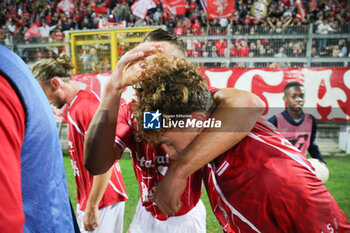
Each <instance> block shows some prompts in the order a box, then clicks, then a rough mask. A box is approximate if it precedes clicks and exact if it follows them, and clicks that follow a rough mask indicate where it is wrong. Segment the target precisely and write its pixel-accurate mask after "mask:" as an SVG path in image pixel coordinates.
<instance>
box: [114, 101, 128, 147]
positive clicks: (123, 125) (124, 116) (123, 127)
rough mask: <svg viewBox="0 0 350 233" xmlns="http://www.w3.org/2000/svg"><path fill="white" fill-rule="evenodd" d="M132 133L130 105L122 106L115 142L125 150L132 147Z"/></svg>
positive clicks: (119, 112)
mask: <svg viewBox="0 0 350 233" xmlns="http://www.w3.org/2000/svg"><path fill="white" fill-rule="evenodd" d="M131 131H132V128H131V112H130V109H129V105H127V104H122V105H121V106H120V107H119V111H118V120H117V129H116V134H115V135H116V136H115V141H114V142H115V143H116V144H117V145H119V146H120V147H121V148H122V149H123V150H124V149H125V148H126V147H129V148H130V147H131V134H132V132H131Z"/></svg>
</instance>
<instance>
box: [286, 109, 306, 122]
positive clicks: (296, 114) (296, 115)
mask: <svg viewBox="0 0 350 233" xmlns="http://www.w3.org/2000/svg"><path fill="white" fill-rule="evenodd" d="M287 112H288V115H289V116H290V117H291V118H292V119H293V120H298V119H300V118H301V117H302V115H303V110H298V111H295V110H293V109H291V108H287Z"/></svg>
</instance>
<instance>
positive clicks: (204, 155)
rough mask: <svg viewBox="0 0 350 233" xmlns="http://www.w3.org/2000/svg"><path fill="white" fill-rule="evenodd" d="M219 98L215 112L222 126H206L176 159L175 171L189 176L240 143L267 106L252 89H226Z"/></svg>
mask: <svg viewBox="0 0 350 233" xmlns="http://www.w3.org/2000/svg"><path fill="white" fill-rule="evenodd" d="M214 99H216V101H219V103H218V107H217V108H216V109H215V111H214V113H213V114H212V115H211V117H212V118H215V119H216V120H221V122H222V127H221V129H219V130H218V129H215V130H213V129H205V130H204V131H203V132H202V133H201V134H200V135H199V136H198V137H197V138H195V140H193V142H192V143H191V144H190V145H189V146H188V147H187V148H186V149H185V150H184V152H183V154H182V155H181V156H179V157H178V158H177V159H176V160H175V162H174V164H173V165H174V168H172V169H174V170H177V171H176V172H175V173H177V175H180V176H181V177H188V176H189V175H191V174H193V173H194V172H195V171H196V170H198V169H199V168H201V167H202V166H204V165H205V164H207V163H208V162H210V161H211V160H213V159H215V158H216V157H218V156H219V155H221V154H222V153H224V152H225V151H227V150H229V149H230V148H232V147H233V146H235V145H236V144H237V143H239V142H240V141H241V140H242V139H243V138H244V137H246V136H247V135H248V133H249V132H250V131H251V130H252V128H253V127H254V125H255V123H256V121H257V120H258V119H259V117H260V116H261V114H262V113H263V111H264V109H265V104H264V103H263V102H262V100H261V99H260V98H259V97H257V96H256V95H253V94H251V93H248V92H245V91H239V90H235V89H224V90H220V91H218V93H216V94H215V95H214Z"/></svg>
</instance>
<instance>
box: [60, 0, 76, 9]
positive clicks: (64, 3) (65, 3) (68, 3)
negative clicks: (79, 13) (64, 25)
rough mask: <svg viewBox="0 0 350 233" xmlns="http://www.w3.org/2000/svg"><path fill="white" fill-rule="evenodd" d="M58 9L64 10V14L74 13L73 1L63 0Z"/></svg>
mask: <svg viewBox="0 0 350 233" xmlns="http://www.w3.org/2000/svg"><path fill="white" fill-rule="evenodd" d="M57 8H58V9H60V10H62V11H63V12H73V11H74V3H73V0H62V1H60V3H59V4H58V5H57Z"/></svg>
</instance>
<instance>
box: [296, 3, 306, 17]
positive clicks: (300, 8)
mask: <svg viewBox="0 0 350 233" xmlns="http://www.w3.org/2000/svg"><path fill="white" fill-rule="evenodd" d="M295 4H296V6H297V9H298V13H297V16H296V18H297V19H299V20H303V19H304V18H305V15H306V10H305V7H304V4H303V2H302V1H301V0H296V2H295Z"/></svg>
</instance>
